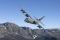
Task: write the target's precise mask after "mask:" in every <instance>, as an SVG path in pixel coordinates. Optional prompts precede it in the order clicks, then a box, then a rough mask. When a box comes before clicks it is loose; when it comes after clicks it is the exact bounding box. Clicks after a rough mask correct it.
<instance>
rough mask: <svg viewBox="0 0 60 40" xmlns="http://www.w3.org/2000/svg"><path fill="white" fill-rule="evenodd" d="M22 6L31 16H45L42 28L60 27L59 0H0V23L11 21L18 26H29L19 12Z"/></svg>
mask: <svg viewBox="0 0 60 40" xmlns="http://www.w3.org/2000/svg"><path fill="white" fill-rule="evenodd" d="M21 8H24V9H25V10H26V11H27V12H28V13H29V14H30V15H31V16H32V17H33V16H35V17H37V18H40V17H41V16H45V18H44V19H43V20H42V22H43V23H44V24H45V25H46V26H45V27H44V28H60V0H0V23H4V22H13V23H16V24H17V25H19V26H23V25H24V26H29V27H31V28H36V27H35V26H34V27H33V25H29V24H27V23H25V22H24V19H25V17H24V16H23V15H22V13H21V12H20V9H21Z"/></svg>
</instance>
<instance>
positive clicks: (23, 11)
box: [21, 9, 32, 18]
mask: <svg viewBox="0 0 60 40" xmlns="http://www.w3.org/2000/svg"><path fill="white" fill-rule="evenodd" d="M21 11H22V13H23V14H24V16H26V17H30V18H32V17H31V16H30V15H29V14H27V12H26V11H25V10H23V9H21Z"/></svg>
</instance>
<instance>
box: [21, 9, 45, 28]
mask: <svg viewBox="0 0 60 40" xmlns="http://www.w3.org/2000/svg"><path fill="white" fill-rule="evenodd" d="M20 11H22V13H23V15H24V16H25V17H26V19H25V20H24V21H25V22H27V23H30V24H35V25H37V27H38V28H43V27H42V26H41V25H40V23H41V24H43V23H42V22H41V20H42V19H43V18H44V17H45V16H42V17H41V18H40V19H38V18H36V17H34V18H35V19H34V18H32V17H31V16H30V15H29V14H28V13H27V12H26V11H25V10H23V9H21V10H20ZM43 25H44V24H43Z"/></svg>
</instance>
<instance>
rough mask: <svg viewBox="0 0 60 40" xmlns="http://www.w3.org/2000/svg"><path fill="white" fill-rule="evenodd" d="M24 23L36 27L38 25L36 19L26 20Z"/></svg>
mask: <svg viewBox="0 0 60 40" xmlns="http://www.w3.org/2000/svg"><path fill="white" fill-rule="evenodd" d="M24 21H25V22H27V23H30V24H35V25H36V24H37V23H38V22H37V21H35V20H34V19H31V18H26V19H25V20H24Z"/></svg>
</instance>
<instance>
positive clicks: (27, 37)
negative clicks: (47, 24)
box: [0, 22, 60, 40]
mask: <svg viewBox="0 0 60 40" xmlns="http://www.w3.org/2000/svg"><path fill="white" fill-rule="evenodd" d="M0 40H60V30H59V29H31V28H29V27H22V26H18V25H16V24H14V23H10V22H6V23H1V24H0Z"/></svg>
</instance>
